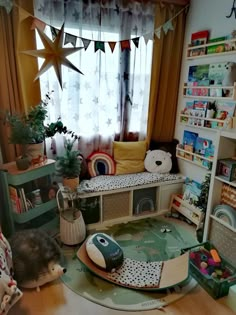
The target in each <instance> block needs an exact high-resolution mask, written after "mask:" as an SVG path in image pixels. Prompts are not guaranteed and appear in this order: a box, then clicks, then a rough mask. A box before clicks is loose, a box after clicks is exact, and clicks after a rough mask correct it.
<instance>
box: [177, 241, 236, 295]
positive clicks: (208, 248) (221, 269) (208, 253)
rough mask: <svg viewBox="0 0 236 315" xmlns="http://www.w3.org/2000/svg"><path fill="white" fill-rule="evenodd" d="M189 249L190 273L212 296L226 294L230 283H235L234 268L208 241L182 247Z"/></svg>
mask: <svg viewBox="0 0 236 315" xmlns="http://www.w3.org/2000/svg"><path fill="white" fill-rule="evenodd" d="M186 251H189V252H190V253H189V257H190V274H191V275H192V276H193V277H194V278H195V279H196V281H197V282H198V283H199V284H200V285H201V286H202V287H203V288H204V289H205V290H206V291H207V292H208V293H209V294H210V295H211V296H212V297H213V298H214V299H218V298H220V297H223V296H225V295H227V294H228V292H229V288H230V286H231V285H234V284H236V268H235V267H233V266H232V265H231V264H230V263H228V262H227V260H226V259H224V258H223V257H222V255H221V254H219V252H218V251H217V249H216V247H215V246H214V245H213V244H211V243H210V242H205V243H201V244H198V245H195V246H193V247H188V248H183V249H182V250H181V252H182V253H185V252H186Z"/></svg>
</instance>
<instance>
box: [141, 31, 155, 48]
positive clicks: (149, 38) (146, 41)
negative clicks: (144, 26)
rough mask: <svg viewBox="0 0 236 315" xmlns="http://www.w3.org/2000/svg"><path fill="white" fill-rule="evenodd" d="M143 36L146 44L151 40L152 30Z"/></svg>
mask: <svg viewBox="0 0 236 315" xmlns="http://www.w3.org/2000/svg"><path fill="white" fill-rule="evenodd" d="M143 38H144V41H145V43H146V45H147V43H148V41H149V40H153V32H150V33H148V34H144V35H143Z"/></svg>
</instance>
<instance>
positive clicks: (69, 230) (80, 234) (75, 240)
mask: <svg viewBox="0 0 236 315" xmlns="http://www.w3.org/2000/svg"><path fill="white" fill-rule="evenodd" d="M85 236H86V228H85V223H84V219H83V216H82V213H81V211H80V210H78V209H76V208H69V209H66V210H63V211H61V212H60V239H61V241H62V243H64V244H66V245H76V244H79V243H82V242H83V241H84V239H85Z"/></svg>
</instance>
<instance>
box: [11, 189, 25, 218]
mask: <svg viewBox="0 0 236 315" xmlns="http://www.w3.org/2000/svg"><path fill="white" fill-rule="evenodd" d="M8 189H9V195H10V200H11V205H12V211H13V212H15V213H22V210H23V206H22V200H21V198H20V194H19V191H18V189H17V188H16V187H14V186H11V185H9V186H8Z"/></svg>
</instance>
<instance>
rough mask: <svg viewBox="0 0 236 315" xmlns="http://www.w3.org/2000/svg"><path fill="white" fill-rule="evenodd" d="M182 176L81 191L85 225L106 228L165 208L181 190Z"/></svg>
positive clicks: (158, 213) (155, 213) (145, 216)
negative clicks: (93, 190) (85, 191)
mask: <svg viewBox="0 0 236 315" xmlns="http://www.w3.org/2000/svg"><path fill="white" fill-rule="evenodd" d="M183 182H184V178H178V179H175V180H171V181H166V182H163V181H160V182H156V183H150V184H144V185H138V186H132V187H126V188H120V189H113V190H106V191H100V192H90V193H80V194H79V208H80V209H81V211H82V213H83V216H84V219H85V223H86V224H87V228H88V229H99V228H105V227H106V226H109V225H112V224H115V223H125V222H129V221H133V220H138V219H140V218H149V217H152V216H153V217H154V216H158V215H161V214H164V213H166V212H168V209H169V202H170V197H171V195H172V194H173V193H179V192H181V191H182V186H183Z"/></svg>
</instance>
